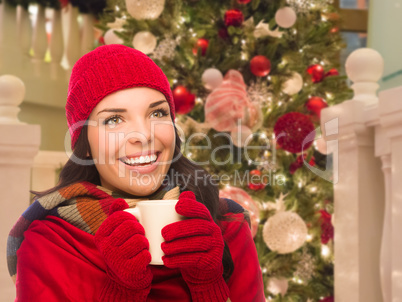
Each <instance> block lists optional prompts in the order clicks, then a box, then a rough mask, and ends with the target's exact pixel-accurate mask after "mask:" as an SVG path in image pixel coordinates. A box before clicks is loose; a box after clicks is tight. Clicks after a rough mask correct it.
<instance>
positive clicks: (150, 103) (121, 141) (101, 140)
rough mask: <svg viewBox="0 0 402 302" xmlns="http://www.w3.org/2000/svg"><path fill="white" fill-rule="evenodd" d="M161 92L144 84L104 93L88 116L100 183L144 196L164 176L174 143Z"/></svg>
mask: <svg viewBox="0 0 402 302" xmlns="http://www.w3.org/2000/svg"><path fill="white" fill-rule="evenodd" d="M175 140H176V135H175V130H174V125H173V121H172V119H171V116H170V108H169V104H168V102H167V101H166V98H165V96H164V95H163V94H162V93H161V92H159V91H157V90H154V89H151V88H148V87H134V88H129V89H124V90H119V91H117V92H114V93H112V94H109V95H107V96H106V97H105V98H104V99H103V100H102V101H101V102H99V103H98V105H97V106H96V107H95V108H94V110H93V111H92V112H91V114H90V116H89V123H88V141H89V145H90V148H91V156H92V158H93V159H94V161H95V165H96V168H97V170H98V172H99V175H100V180H101V184H102V186H103V187H105V188H107V189H110V190H112V191H116V192H125V193H128V194H131V195H136V196H146V195H149V194H152V193H153V192H155V191H156V190H157V189H158V188H159V187H160V185H161V183H162V182H163V180H164V178H165V176H166V174H167V172H168V170H169V167H170V164H171V161H172V159H173V153H174V149H175Z"/></svg>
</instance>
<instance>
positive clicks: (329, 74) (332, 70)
mask: <svg viewBox="0 0 402 302" xmlns="http://www.w3.org/2000/svg"><path fill="white" fill-rule="evenodd" d="M338 75H339V72H338V70H337V69H336V68H332V69H330V70H329V71H328V72H327V73H326V74H325V77H330V76H338Z"/></svg>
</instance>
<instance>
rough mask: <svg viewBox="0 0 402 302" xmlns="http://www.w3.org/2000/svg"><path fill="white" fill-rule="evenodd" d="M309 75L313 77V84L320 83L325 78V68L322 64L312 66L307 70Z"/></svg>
mask: <svg viewBox="0 0 402 302" xmlns="http://www.w3.org/2000/svg"><path fill="white" fill-rule="evenodd" d="M307 73H308V74H310V75H311V79H312V80H313V83H319V82H321V81H322V80H324V78H325V73H324V67H322V66H321V65H320V64H315V65H310V66H309V67H308V68H307Z"/></svg>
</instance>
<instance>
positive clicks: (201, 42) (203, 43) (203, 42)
mask: <svg viewBox="0 0 402 302" xmlns="http://www.w3.org/2000/svg"><path fill="white" fill-rule="evenodd" d="M208 44H209V41H208V40H207V39H202V38H201V39H198V40H197V43H196V44H195V46H194V48H193V54H194V55H195V56H196V55H197V53H198V49H201V55H202V56H205V54H206V53H207V48H208Z"/></svg>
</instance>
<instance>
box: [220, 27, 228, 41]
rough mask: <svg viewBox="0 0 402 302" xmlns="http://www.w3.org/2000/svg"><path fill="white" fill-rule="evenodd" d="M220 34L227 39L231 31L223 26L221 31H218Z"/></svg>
mask: <svg viewBox="0 0 402 302" xmlns="http://www.w3.org/2000/svg"><path fill="white" fill-rule="evenodd" d="M218 36H219V37H220V38H222V39H227V38H229V33H228V29H227V28H226V27H222V28H221V29H220V30H219V31H218Z"/></svg>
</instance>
